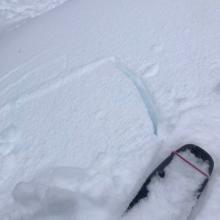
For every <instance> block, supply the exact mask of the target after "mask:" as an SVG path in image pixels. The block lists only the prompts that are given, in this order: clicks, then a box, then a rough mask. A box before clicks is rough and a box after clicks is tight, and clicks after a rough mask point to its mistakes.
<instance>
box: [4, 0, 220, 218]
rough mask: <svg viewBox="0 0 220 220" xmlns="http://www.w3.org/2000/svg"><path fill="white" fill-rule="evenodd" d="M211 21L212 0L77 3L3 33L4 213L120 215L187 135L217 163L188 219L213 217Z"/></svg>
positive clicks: (215, 33) (215, 74)
mask: <svg viewBox="0 0 220 220" xmlns="http://www.w3.org/2000/svg"><path fill="white" fill-rule="evenodd" d="M45 2H47V1H45ZM8 3H10V2H8ZM14 8H15V9H16V10H18V9H19V7H17V6H16V4H14ZM16 10H15V11H16ZM34 10H35V9H34ZM36 11H37V8H36ZM2 13H3V12H2ZM4 13H5V12H4ZM219 21H220V3H219V1H215V0H214V1H204V0H195V1H193V2H192V1H190V0H186V1H171V0H165V1H162V0H156V1H149V2H148V1H147V2H146V1H144V0H137V1H132V0H125V1H123V0H112V1H107V0H104V1H103V0H94V1H88V0H82V1H68V2H67V3H66V4H63V5H61V6H60V7H58V8H56V9H54V10H52V11H50V12H48V13H45V14H43V15H41V16H38V17H36V18H34V19H27V20H26V22H25V24H23V25H21V26H20V27H19V28H17V29H14V30H11V31H5V32H4V31H3V32H2V33H1V35H0V48H1V50H0V108H1V109H0V114H1V117H0V121H1V123H0V154H1V157H0V162H1V179H0V181H1V185H0V192H1V195H0V196H1V202H0V210H1V211H0V216H1V218H3V219H4V218H5V219H13V220H14V219H30V218H31V219H47V220H48V219H65V218H67V217H68V218H69V219H71V218H74V219H80V220H82V219H88V216H89V217H90V218H93V219H99V218H100V219H108V218H110V219H117V218H118V217H119V216H120V215H121V214H122V212H123V211H122V210H123V208H124V207H126V205H127V202H126V201H128V200H129V198H132V196H133V195H134V193H135V191H136V190H137V188H138V186H139V185H140V183H141V181H142V178H143V177H144V176H147V174H148V173H149V172H150V170H151V169H152V168H153V167H154V166H155V165H156V164H158V163H159V161H160V160H161V159H162V158H163V157H164V156H166V155H167V154H169V153H170V151H172V150H173V149H175V148H177V147H179V146H181V145H183V144H186V143H189V142H192V143H194V144H198V145H199V146H201V147H203V148H204V149H205V150H207V151H208V152H209V153H210V154H211V155H212V156H213V158H214V160H215V171H214V174H213V178H212V179H211V180H210V185H209V187H208V189H207V191H206V192H205V194H204V195H203V196H202V198H201V201H200V203H199V205H198V206H197V208H196V209H195V210H194V213H193V215H192V216H191V217H190V219H196V220H197V219H199V220H203V219H210V220H217V219H220V212H219V206H218V204H219V202H220V191H219V189H220V187H219V185H220V166H219V161H220V160H219V159H220V150H219V144H220V138H219V133H220V132H219V131H220V115H219V107H220V102H219V95H220V74H219V71H220V61H219V60H220V55H219V54H220V46H219V45H220V29H219ZM91 146H92V147H91ZM158 148H159V149H158ZM85 155H86V156H85ZM143 173H145V175H143ZM85 194H86V195H85ZM53 201H54V203H53ZM57 204H58V205H57ZM62 204H65V205H64V206H65V207H63V206H62ZM67 204H68V205H69V204H70V206H68V205H67ZM54 207H55V208H54ZM56 207H60V209H58V211H57V208H56ZM71 207H75V208H73V209H72V208H71ZM174 208H176V207H174ZM82 210H83V211H82ZM85 210H88V212H86V211H85ZM91 216H92V217H91ZM133 218H134V219H139V216H138V213H137V216H134V217H133ZM146 218H147V216H146ZM170 220H175V219H170Z"/></svg>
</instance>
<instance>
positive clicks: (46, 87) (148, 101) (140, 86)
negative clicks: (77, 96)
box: [0, 57, 159, 135]
mask: <svg viewBox="0 0 220 220" xmlns="http://www.w3.org/2000/svg"><path fill="white" fill-rule="evenodd" d="M108 61H110V62H112V63H113V64H114V65H115V66H116V68H118V69H119V70H120V71H121V72H122V73H123V74H124V75H125V76H126V77H127V78H128V79H130V80H131V82H132V83H133V84H134V86H135V87H136V89H137V90H138V92H139V94H140V96H141V98H142V100H143V102H144V105H145V107H146V109H147V111H148V113H149V117H150V119H151V121H152V125H153V130H154V134H155V135H157V133H158V123H159V113H158V111H157V110H156V107H155V104H154V101H153V99H152V95H151V94H150V91H149V90H148V88H147V87H146V85H145V84H144V82H143V81H142V79H141V78H139V77H138V76H137V75H136V74H135V73H133V72H132V71H130V70H129V69H128V68H127V67H126V66H125V65H123V64H122V62H120V61H119V60H118V59H116V58H115V57H108V58H104V59H101V60H98V61H96V62H92V63H90V64H88V65H86V66H82V67H79V68H78V70H72V69H68V72H69V74H67V76H66V77H59V76H58V77H55V78H52V79H50V80H48V81H46V82H45V83H42V84H40V85H39V86H38V88H35V89H34V90H28V91H26V92H24V93H22V94H21V95H20V96H19V97H17V98H13V99H12V100H10V101H9V102H6V103H4V105H3V106H1V110H3V109H5V108H8V107H9V106H10V104H11V103H17V104H22V103H24V102H26V101H28V100H32V99H34V98H37V97H40V96H42V95H44V94H46V93H48V92H50V91H52V90H54V89H56V88H58V87H60V86H61V85H63V84H65V83H66V82H67V81H69V80H70V79H72V78H74V77H76V76H79V75H81V74H84V73H85V72H87V71H89V70H93V69H94V68H96V67H98V66H99V65H101V64H103V63H105V62H108ZM72 72H74V74H73V73H72ZM6 77H7V76H6ZM24 78H25V77H24ZM24 78H22V79H24ZM22 79H21V80H22ZM1 80H2V79H0V81H1Z"/></svg>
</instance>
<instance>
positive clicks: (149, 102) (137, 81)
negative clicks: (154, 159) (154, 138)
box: [115, 59, 159, 135]
mask: <svg viewBox="0 0 220 220" xmlns="http://www.w3.org/2000/svg"><path fill="white" fill-rule="evenodd" d="M115 63H116V67H117V68H118V69H119V70H121V71H122V72H123V73H124V74H125V75H126V76H127V77H128V78H129V79H130V80H131V81H132V82H133V84H134V85H135V87H136V88H137V90H138V92H139V94H140V96H141V98H142V100H143V102H144V105H145V107H146V108H147V111H148V113H149V117H150V119H151V122H152V125H153V130H154V134H155V135H157V133H158V124H159V112H158V110H157V109H156V105H155V103H154V100H153V98H152V95H151V93H150V91H149V89H148V88H147V86H146V85H145V83H144V82H143V81H142V79H141V78H140V77H138V76H137V75H136V74H135V73H134V72H133V71H131V70H130V69H128V67H126V66H125V65H123V64H122V62H121V61H119V60H118V59H117V60H116V59H115Z"/></svg>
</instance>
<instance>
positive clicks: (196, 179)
mask: <svg viewBox="0 0 220 220" xmlns="http://www.w3.org/2000/svg"><path fill="white" fill-rule="evenodd" d="M179 155H181V156H182V157H183V158H185V159H187V160H188V161H190V162H191V163H192V164H193V165H195V166H196V167H198V168H199V169H201V170H202V171H203V172H206V173H208V164H207V163H206V162H204V161H203V160H201V159H198V158H196V157H195V156H194V155H193V154H192V153H191V152H190V151H186V152H181V153H180V154H179ZM164 171H165V178H161V177H160V176H159V175H156V176H155V177H153V178H152V180H151V182H150V184H149V186H148V187H147V188H148V190H149V194H148V197H147V198H145V199H142V200H141V201H140V202H139V203H138V204H137V206H135V207H134V208H133V209H131V210H130V212H128V213H127V214H126V216H125V220H129V219H131V220H132V219H135V217H136V216H138V219H139V220H142V219H143V220H144V219H146V216H147V218H149V219H155V220H160V219H166V220H172V219H179V220H186V219H188V217H189V216H190V213H191V211H192V208H193V207H194V206H195V205H196V202H197V198H196V197H197V193H196V192H197V190H198V189H199V187H200V186H201V185H202V183H203V182H204V180H205V179H206V177H204V175H203V174H201V173H200V172H198V171H197V170H195V169H194V168H192V167H191V166H189V165H188V164H187V163H186V162H185V161H183V160H182V159H180V158H179V157H178V156H174V158H173V160H172V162H171V163H170V164H169V165H168V166H167V167H166V168H165V170H164ZM155 206H156V207H155ZM174 207H175V208H174ZM155 208H156V209H157V211H155ZM158 210H159V211H158Z"/></svg>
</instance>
